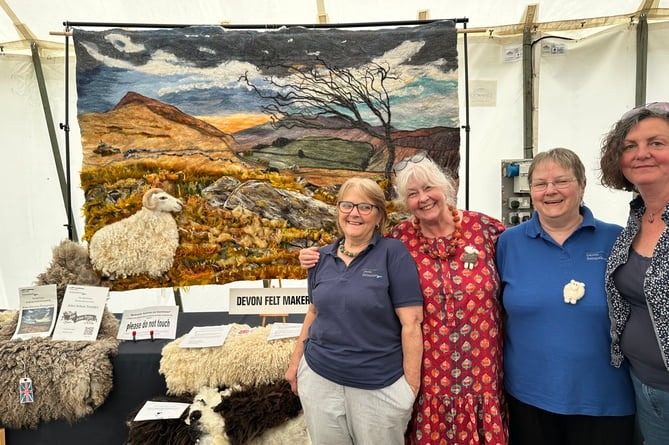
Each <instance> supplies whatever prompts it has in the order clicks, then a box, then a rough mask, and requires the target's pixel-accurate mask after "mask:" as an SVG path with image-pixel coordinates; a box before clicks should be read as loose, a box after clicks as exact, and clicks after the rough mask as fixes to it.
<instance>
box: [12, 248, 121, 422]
mask: <svg viewBox="0 0 669 445" xmlns="http://www.w3.org/2000/svg"><path fill="white" fill-rule="evenodd" d="M36 284H37V285H45V284H56V287H57V290H58V298H59V304H60V303H61V302H62V299H63V296H64V294H65V288H66V287H67V285H68V284H77V285H89V286H99V285H100V280H99V278H98V277H97V275H96V274H95V272H94V271H93V269H92V267H91V265H90V261H89V260H88V255H87V252H86V248H85V247H83V246H81V245H79V244H77V243H75V242H73V241H69V240H66V241H63V242H61V244H60V245H59V246H57V247H55V248H54V249H53V260H52V262H51V264H50V265H49V267H48V269H47V270H46V271H45V272H44V273H42V274H40V275H39V276H38V277H37V282H36ZM18 316H19V313H18V311H10V312H7V313H4V314H2V316H1V317H0V363H2V367H0V424H2V425H3V426H5V427H8V428H36V427H37V426H38V425H39V423H40V422H48V421H51V420H56V419H61V420H66V421H68V422H75V421H77V420H78V419H80V418H82V417H84V416H86V415H88V414H91V413H92V412H93V410H95V408H97V407H98V406H100V405H101V404H102V403H103V402H104V401H105V399H106V398H107V396H108V395H109V392H110V391H111V389H112V362H111V359H112V357H113V356H114V355H116V354H117V352H118V345H119V341H118V340H117V339H116V334H117V332H118V320H117V319H116V318H115V317H114V316H113V315H112V314H111V313H109V312H108V311H105V313H104V315H103V318H102V324H101V326H100V331H99V332H98V339H97V340H96V341H95V342H85V341H64V340H56V341H54V340H51V338H32V339H28V340H11V337H12V335H13V334H14V331H15V329H16V324H17V322H18ZM24 377H29V378H30V379H32V382H33V392H34V402H33V403H26V404H21V403H20V398H19V389H18V388H19V380H20V379H22V378H24Z"/></svg>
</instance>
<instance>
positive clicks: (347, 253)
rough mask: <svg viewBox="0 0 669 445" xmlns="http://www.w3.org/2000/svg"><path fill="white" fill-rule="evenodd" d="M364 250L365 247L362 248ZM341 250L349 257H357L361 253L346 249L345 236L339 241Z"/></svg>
mask: <svg viewBox="0 0 669 445" xmlns="http://www.w3.org/2000/svg"><path fill="white" fill-rule="evenodd" d="M362 250H365V249H362ZM362 250H361V251H360V252H362ZM339 251H340V252H341V253H342V254H344V255H346V256H347V257H349V258H355V257H357V256H358V255H360V252H358V253H351V252H349V251H348V250H346V249H345V248H344V238H342V239H341V241H339Z"/></svg>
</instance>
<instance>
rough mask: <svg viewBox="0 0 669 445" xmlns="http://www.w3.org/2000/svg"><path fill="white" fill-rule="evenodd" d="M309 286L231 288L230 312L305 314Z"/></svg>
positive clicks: (307, 304)
mask: <svg viewBox="0 0 669 445" xmlns="http://www.w3.org/2000/svg"><path fill="white" fill-rule="evenodd" d="M309 303H310V301H309V295H308V294H307V288H306V287H304V288H287V287H278V288H275V287H273V288H231V289H230V309H229V312H230V314H305V313H306V312H307V308H308V307H309Z"/></svg>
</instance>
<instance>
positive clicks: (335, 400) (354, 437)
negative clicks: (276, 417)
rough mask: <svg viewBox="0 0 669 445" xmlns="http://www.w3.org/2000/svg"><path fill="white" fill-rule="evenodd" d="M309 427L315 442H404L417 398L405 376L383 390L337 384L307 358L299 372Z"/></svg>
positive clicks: (340, 444) (334, 444)
mask: <svg viewBox="0 0 669 445" xmlns="http://www.w3.org/2000/svg"><path fill="white" fill-rule="evenodd" d="M297 391H298V393H299V395H300V401H301V402H302V408H303V409H304V417H305V420H306V422H307V430H308V431H309V436H310V437H311V443H312V444H313V445H380V444H383V445H403V444H404V432H405V431H406V427H407V424H408V423H409V420H410V419H411V412H412V408H413V403H414V400H415V397H414V394H413V391H412V390H411V387H410V386H409V384H408V383H407V381H406V379H405V378H404V376H402V377H400V378H399V379H397V381H396V382H395V383H393V384H392V385H390V386H386V387H385V388H382V389H375V390H369V389H359V388H352V387H350V386H343V385H338V384H336V383H334V382H332V381H330V380H328V379H325V378H323V377H321V376H320V375H318V374H316V373H315V372H314V371H313V370H311V368H309V365H308V364H307V362H306V361H305V359H304V357H302V360H301V361H300V366H299V368H298V372H297Z"/></svg>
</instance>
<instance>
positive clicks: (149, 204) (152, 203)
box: [142, 188, 184, 212]
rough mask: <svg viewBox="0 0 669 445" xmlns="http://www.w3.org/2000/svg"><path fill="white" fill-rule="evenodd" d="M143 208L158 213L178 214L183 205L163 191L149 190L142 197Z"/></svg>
mask: <svg viewBox="0 0 669 445" xmlns="http://www.w3.org/2000/svg"><path fill="white" fill-rule="evenodd" d="M142 205H144V208H146V209H149V210H154V211H158V212H180V211H181V209H182V208H183V206H184V205H183V203H182V202H181V201H179V200H178V199H177V198H175V197H174V196H172V195H170V194H169V193H167V192H166V191H165V190H163V189H158V188H152V189H149V190H148V191H147V192H146V193H144V196H143V197H142Z"/></svg>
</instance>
